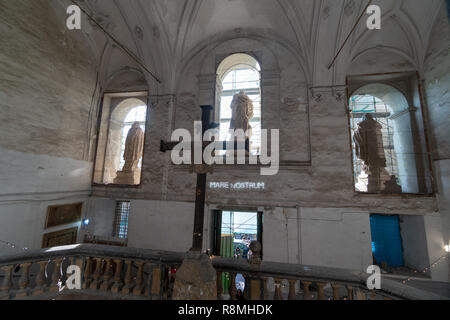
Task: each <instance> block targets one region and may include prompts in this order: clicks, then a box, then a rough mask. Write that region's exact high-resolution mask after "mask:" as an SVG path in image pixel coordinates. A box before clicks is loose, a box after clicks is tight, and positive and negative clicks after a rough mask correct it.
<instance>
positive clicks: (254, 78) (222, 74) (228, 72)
mask: <svg viewBox="0 0 450 320" xmlns="http://www.w3.org/2000/svg"><path fill="white" fill-rule="evenodd" d="M241 91H243V92H244V93H245V94H247V95H248V96H249V98H250V99H251V100H252V101H253V107H254V115H253V118H252V119H250V125H251V127H252V135H251V138H250V153H251V154H253V155H259V154H260V149H261V128H262V113H261V67H260V64H259V62H258V61H257V60H256V59H255V58H254V57H252V56H250V55H248V54H243V53H237V54H232V55H230V56H228V57H227V58H225V59H224V60H223V61H222V62H221V63H220V65H219V67H218V68H217V88H216V115H215V117H216V122H217V123H219V124H220V139H221V141H226V140H228V139H229V135H230V133H229V128H230V121H231V117H232V114H231V108H230V106H231V102H232V100H233V96H234V95H235V94H238V93H239V92H241Z"/></svg>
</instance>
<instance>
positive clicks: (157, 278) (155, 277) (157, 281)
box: [150, 267, 161, 298]
mask: <svg viewBox="0 0 450 320" xmlns="http://www.w3.org/2000/svg"><path fill="white" fill-rule="evenodd" d="M150 294H151V295H152V296H155V297H158V298H161V268H160V267H156V268H153V271H152V287H151V290H150Z"/></svg>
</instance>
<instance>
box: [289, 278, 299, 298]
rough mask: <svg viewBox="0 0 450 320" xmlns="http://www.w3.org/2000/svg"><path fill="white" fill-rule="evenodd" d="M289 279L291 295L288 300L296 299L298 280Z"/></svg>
mask: <svg viewBox="0 0 450 320" xmlns="http://www.w3.org/2000/svg"><path fill="white" fill-rule="evenodd" d="M288 281H289V297H288V300H295V297H296V294H295V285H296V283H297V280H288Z"/></svg>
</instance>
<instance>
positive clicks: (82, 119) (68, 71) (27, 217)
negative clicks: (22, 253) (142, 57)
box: [0, 0, 96, 248]
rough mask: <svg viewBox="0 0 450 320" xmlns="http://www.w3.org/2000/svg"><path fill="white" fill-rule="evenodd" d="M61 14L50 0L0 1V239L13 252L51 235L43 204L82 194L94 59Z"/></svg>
mask: <svg viewBox="0 0 450 320" xmlns="http://www.w3.org/2000/svg"><path fill="white" fill-rule="evenodd" d="M66 17H67V15H66V13H65V8H64V7H63V6H61V5H60V4H59V3H58V2H54V1H46V0H36V1H26V0H17V1H2V2H1V3H0V21H1V24H0V38H1V39H2V45H1V46H0V61H1V63H0V79H1V80H0V110H1V112H0V122H1V125H0V137H1V138H0V239H1V240H4V241H11V242H16V244H17V245H19V246H21V247H29V248H39V247H40V245H41V241H42V234H43V233H44V232H49V231H55V230H45V231H44V225H45V217H46V212H47V206H48V205H50V204H59V203H61V202H62V203H74V202H77V201H84V200H85V199H86V198H87V196H88V195H89V193H90V185H91V177H92V157H91V152H90V147H89V145H90V139H91V137H90V136H89V135H88V132H89V124H90V121H91V120H92V117H95V116H96V111H95V110H92V102H93V100H92V99H93V94H94V88H95V78H96V76H95V58H94V56H93V54H92V52H90V50H88V47H87V42H86V40H85V39H84V38H83V34H82V33H81V32H79V31H68V30H67V29H66ZM94 105H95V101H94ZM94 109H95V108H94ZM66 227H70V226H64V227H63V228H66ZM56 231H57V230H56Z"/></svg>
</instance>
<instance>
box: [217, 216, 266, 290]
mask: <svg viewBox="0 0 450 320" xmlns="http://www.w3.org/2000/svg"><path fill="white" fill-rule="evenodd" d="M213 230H214V237H213V239H214V240H213V241H214V243H213V254H214V255H216V256H221V257H227V258H235V259H247V258H248V255H249V247H250V243H251V242H252V241H255V240H256V241H259V243H261V248H262V245H263V242H262V233H263V213H262V212H256V211H231V210H217V211H214V229H213ZM262 256H263V249H262V250H261V259H262ZM230 281H231V279H230V275H229V274H228V273H224V274H222V287H223V289H224V290H223V293H224V294H228V292H229V286H230ZM235 283H236V289H237V290H241V291H242V292H244V290H245V287H246V286H245V279H244V277H243V276H242V275H240V274H238V275H237V276H236V279H235Z"/></svg>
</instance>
